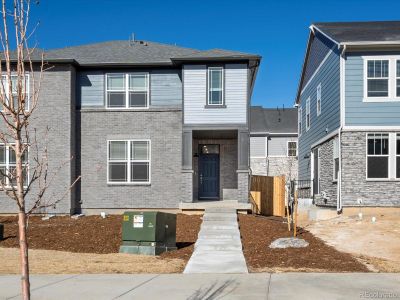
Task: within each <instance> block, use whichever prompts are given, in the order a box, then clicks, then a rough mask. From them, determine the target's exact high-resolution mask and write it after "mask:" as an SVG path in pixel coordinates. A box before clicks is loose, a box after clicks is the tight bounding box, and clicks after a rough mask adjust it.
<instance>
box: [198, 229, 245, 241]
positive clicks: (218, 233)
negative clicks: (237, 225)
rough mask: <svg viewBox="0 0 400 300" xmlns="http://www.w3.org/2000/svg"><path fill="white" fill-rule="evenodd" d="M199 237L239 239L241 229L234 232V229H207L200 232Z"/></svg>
mask: <svg viewBox="0 0 400 300" xmlns="http://www.w3.org/2000/svg"><path fill="white" fill-rule="evenodd" d="M198 238H199V239H239V240H240V232H239V230H238V231H236V232H233V231H232V230H205V231H200V232H199V236H198Z"/></svg>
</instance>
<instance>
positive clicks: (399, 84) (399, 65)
mask: <svg viewBox="0 0 400 300" xmlns="http://www.w3.org/2000/svg"><path fill="white" fill-rule="evenodd" d="M396 97H400V60H396Z"/></svg>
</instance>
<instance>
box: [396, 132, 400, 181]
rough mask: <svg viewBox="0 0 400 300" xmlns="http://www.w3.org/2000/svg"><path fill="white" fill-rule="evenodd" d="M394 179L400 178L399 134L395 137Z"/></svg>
mask: <svg viewBox="0 0 400 300" xmlns="http://www.w3.org/2000/svg"><path fill="white" fill-rule="evenodd" d="M396 178H398V179H399V178H400V133H398V134H397V135H396Z"/></svg>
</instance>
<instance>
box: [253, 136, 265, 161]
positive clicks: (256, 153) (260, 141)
mask: <svg viewBox="0 0 400 300" xmlns="http://www.w3.org/2000/svg"><path fill="white" fill-rule="evenodd" d="M266 147H267V142H266V137H265V136H252V137H250V157H265V156H266V154H267V151H266Z"/></svg>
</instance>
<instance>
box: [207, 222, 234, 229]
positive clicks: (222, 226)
mask: <svg viewBox="0 0 400 300" xmlns="http://www.w3.org/2000/svg"><path fill="white" fill-rule="evenodd" d="M200 228H201V229H200V230H203V229H204V230H225V229H226V230H235V229H238V226H237V225H233V224H223V223H221V224H215V223H213V224H207V223H203V224H202V225H201V227H200Z"/></svg>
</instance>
